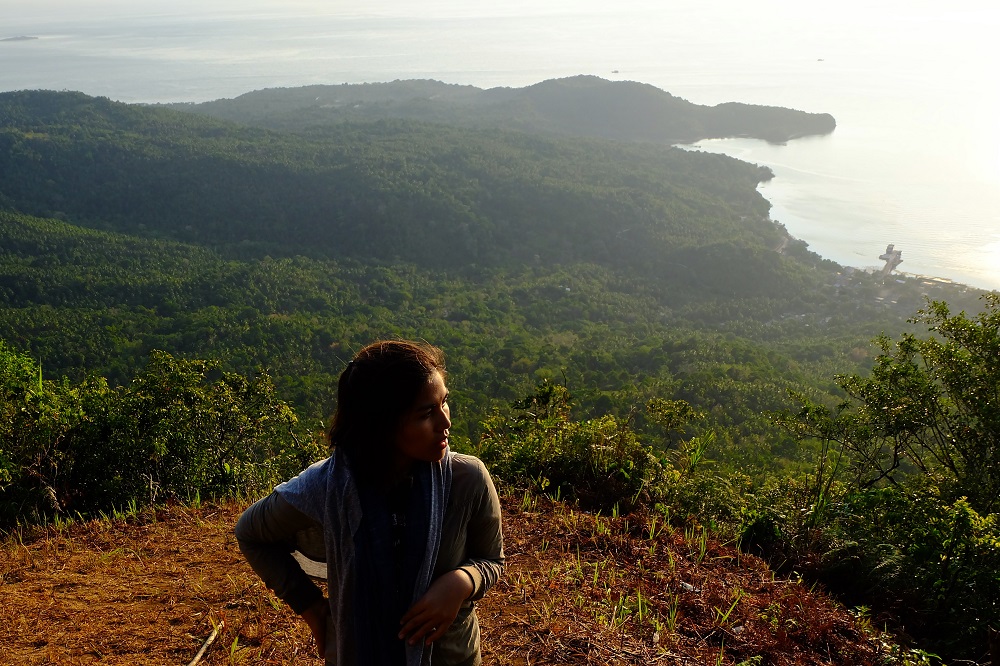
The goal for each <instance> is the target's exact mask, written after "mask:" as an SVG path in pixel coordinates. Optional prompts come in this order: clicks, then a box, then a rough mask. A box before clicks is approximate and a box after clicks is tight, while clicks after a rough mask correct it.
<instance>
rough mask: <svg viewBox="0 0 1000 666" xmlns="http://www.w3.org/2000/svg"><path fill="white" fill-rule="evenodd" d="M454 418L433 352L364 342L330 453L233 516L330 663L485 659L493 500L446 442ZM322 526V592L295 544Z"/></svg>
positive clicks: (248, 552) (253, 557)
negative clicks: (478, 607) (295, 553)
mask: <svg viewBox="0 0 1000 666" xmlns="http://www.w3.org/2000/svg"><path fill="white" fill-rule="evenodd" d="M450 427H451V412H450V410H449V407H448V390H447V388H446V386H445V367H444V354H443V353H442V352H441V350H440V349H437V348H435V347H432V346H430V345H427V344H422V343H415V342H406V341H396V340H391V341H382V342H376V343H374V344H371V345H369V346H367V347H365V348H364V349H362V350H361V351H360V352H358V353H357V355H356V356H355V357H354V360H353V361H351V362H350V363H349V364H348V366H347V368H346V369H345V370H344V372H343V373H342V374H341V375H340V381H339V383H338V385H337V410H336V413H335V414H334V418H333V424H332V426H331V427H330V431H329V438H330V444H331V446H332V447H333V455H331V456H330V457H329V458H327V459H326V460H322V461H320V462H318V463H316V464H314V465H312V466H311V467H309V468H308V469H306V470H305V471H303V472H302V473H301V474H299V476H297V477H295V478H294V479H291V480H290V481H286V482H285V483H282V484H280V485H279V486H278V487H277V488H275V490H274V492H273V493H271V494H270V495H269V496H268V497H265V498H264V499H262V500H260V501H258V502H257V503H255V504H253V505H252V506H251V507H250V508H248V509H247V510H246V511H245V512H244V513H243V515H242V516H241V517H240V520H239V522H238V523H237V525H236V538H237V541H238V542H239V545H240V550H241V551H242V552H243V554H244V556H245V557H246V558H247V560H248V561H249V563H250V565H251V566H252V567H253V569H254V571H256V572H257V574H258V575H259V576H260V577H261V578H262V579H263V581H264V583H265V584H266V585H267V586H268V587H269V588H271V589H272V590H274V592H275V594H277V595H278V596H279V597H280V598H281V599H283V600H284V601H285V602H287V603H288V604H289V606H291V608H292V610H294V611H295V612H296V613H299V614H300V615H301V616H302V619H303V620H305V622H306V623H307V624H308V625H309V628H310V630H311V631H312V634H313V637H314V638H315V639H316V643H317V646H318V648H319V652H320V654H321V655H325V657H326V663H327V664H338V665H354V664H364V665H366V666H367V665H368V664H376V665H379V666H383V665H385V666H389V665H392V666H401V665H403V664H406V666H420V665H421V664H432V665H433V666H440V665H449V666H450V665H460V666H476V665H478V664H479V663H480V662H481V658H480V652H479V624H478V621H477V619H476V612H475V608H474V605H473V602H474V601H476V600H478V599H480V598H481V597H482V596H483V594H485V593H486V591H487V590H488V589H489V588H490V587H491V586H492V585H493V584H494V583H495V582H496V581H497V579H498V578H499V576H500V574H501V573H502V570H503V564H504V555H503V537H502V534H501V529H500V503H499V499H498V498H497V493H496V489H495V488H494V486H493V481H492V480H491V479H490V475H489V473H488V472H487V471H486V468H485V467H484V466H483V464H482V462H480V461H479V460H478V459H477V458H474V457H472V456H465V455H461V454H456V453H451V451H450V450H449V449H448V430H449V428H450ZM317 528H321V530H322V537H321V539H320V540H319V541H320V543H321V544H322V547H321V548H320V550H324V551H325V558H323V559H325V561H326V562H327V581H328V583H329V599H324V598H323V596H322V592H321V591H320V590H319V588H318V587H316V585H315V584H313V583H312V581H311V580H309V578H308V576H306V574H305V573H303V571H302V569H301V568H300V567H299V565H298V564H297V563H296V561H295V560H294V558H293V557H292V555H291V551H292V550H293V549H294V548H296V544H300V545H301V544H302V543H303V537H304V535H307V534H308V533H309V532H310V530H313V531H315V530H316V529H317Z"/></svg>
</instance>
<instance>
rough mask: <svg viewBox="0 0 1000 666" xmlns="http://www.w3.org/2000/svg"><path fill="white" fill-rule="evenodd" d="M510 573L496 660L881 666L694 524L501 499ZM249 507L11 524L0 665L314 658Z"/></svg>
mask: <svg viewBox="0 0 1000 666" xmlns="http://www.w3.org/2000/svg"><path fill="white" fill-rule="evenodd" d="M504 508H505V511H506V515H505V530H504V531H505V538H506V548H507V555H508V570H507V575H506V577H505V579H504V580H502V581H501V582H500V583H499V584H498V585H497V587H496V588H494V589H493V590H492V591H491V592H490V593H489V594H488V595H487V597H486V599H485V600H484V601H483V602H482V603H481V604H480V606H479V614H480V623H481V624H482V627H483V644H484V655H483V656H484V660H485V662H486V663H487V664H517V665H525V666H527V665H529V664H532V665H533V664H602V665H603V664H608V665H614V664H729V665H733V664H741V663H743V664H757V663H759V664H767V665H773V666H786V665H792V664H844V665H851V666H855V665H859V664H881V663H889V662H888V658H887V657H886V656H885V654H884V651H883V649H882V648H881V647H880V644H881V643H880V642H879V641H875V640H873V639H872V638H870V632H868V631H865V630H864V627H863V625H859V623H858V622H857V621H856V620H855V619H854V618H853V617H852V616H851V615H850V614H848V613H847V612H846V611H845V610H844V609H842V608H840V607H839V606H838V605H837V604H836V603H834V602H833V601H831V600H829V599H828V598H826V597H824V596H822V595H821V594H818V593H813V592H810V591H809V590H808V589H807V588H806V587H805V586H803V585H801V584H799V583H797V582H793V581H787V580H780V579H778V580H775V579H774V578H773V576H772V574H771V572H770V571H769V570H768V569H767V568H766V567H765V566H764V565H763V563H762V562H760V561H759V560H758V559H756V558H754V557H750V556H745V555H742V554H740V553H739V552H738V551H736V550H734V549H732V548H729V547H724V546H722V545H719V544H717V543H715V542H714V541H712V540H711V539H710V538H705V537H704V536H703V532H702V531H701V530H699V529H697V528H688V529H687V530H683V529H677V528H671V527H669V526H664V525H663V523H662V521H659V520H654V519H652V518H649V517H644V516H638V515H632V516H628V517H618V518H605V517H595V516H592V515H588V514H586V513H583V512H580V511H578V510H574V509H572V508H571V507H569V506H567V505H565V504H559V503H554V502H550V501H548V500H545V499H534V498H531V497H525V498H522V497H521V496H520V495H511V496H508V497H506V498H505V499H504ZM240 509H241V507H239V506H236V505H235V504H224V505H214V506H208V507H203V508H198V509H188V508H182V507H171V508H166V509H159V510H157V511H156V512H155V514H154V513H152V512H150V513H147V514H144V515H142V516H139V517H137V518H132V519H128V520H97V521H90V522H87V523H80V524H73V525H70V526H64V527H61V528H58V529H57V528H54V527H49V528H46V529H44V530H38V531H37V532H35V533H32V534H19V535H11V536H9V537H8V538H7V539H6V541H5V542H4V544H3V546H2V547H0V577H2V580H0V645H2V646H3V647H2V651H0V663H5V664H8V663H9V664H89V663H97V662H99V663H102V664H187V663H188V662H189V661H190V660H191V658H192V657H193V656H194V654H195V653H196V652H197V651H198V648H199V647H200V646H201V644H202V642H203V641H204V640H205V638H207V637H208V635H209V634H210V633H211V632H212V630H213V627H215V626H219V627H220V628H221V631H220V634H219V638H218V640H216V641H215V643H214V644H213V645H212V647H211V648H210V649H209V650H208V653H207V655H206V657H205V659H204V660H203V662H202V663H205V664H234V663H243V664H319V663H320V662H319V660H318V659H315V658H314V657H313V656H312V655H311V651H312V645H311V640H310V638H309V635H308V631H307V630H306V629H305V627H304V625H302V624H301V623H298V622H296V621H295V618H294V616H293V615H292V614H291V613H290V612H289V611H288V610H287V608H285V607H284V606H283V605H282V604H281V603H280V602H279V601H277V600H276V599H275V598H274V597H273V596H272V595H271V594H270V593H269V592H268V591H267V590H266V589H265V588H264V587H263V586H262V585H261V583H260V582H259V580H258V579H257V578H256V577H255V576H254V574H253V572H252V571H251V570H250V569H249V567H248V566H247V565H246V564H245V562H244V561H243V559H242V558H241V556H240V554H239V550H238V549H237V547H236V543H235V541H234V539H233V537H232V526H233V524H234V523H235V520H236V518H237V516H238V515H239V512H240Z"/></svg>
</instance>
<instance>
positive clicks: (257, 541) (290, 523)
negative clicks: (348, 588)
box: [236, 492, 323, 614]
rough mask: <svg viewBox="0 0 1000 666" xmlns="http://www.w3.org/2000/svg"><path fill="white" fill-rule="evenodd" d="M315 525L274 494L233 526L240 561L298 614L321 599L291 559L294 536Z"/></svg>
mask: <svg viewBox="0 0 1000 666" xmlns="http://www.w3.org/2000/svg"><path fill="white" fill-rule="evenodd" d="M316 525H317V523H316V521H315V520H313V519H312V518H310V517H309V516H307V515H306V514H304V513H302V512H301V511H299V510H298V509H296V508H295V507H293V506H292V505H291V504H289V503H288V502H287V501H285V499H284V498H282V497H281V495H279V494H278V493H276V492H272V493H271V494H270V495H268V496H267V497H265V498H263V499H261V500H258V501H257V502H255V503H253V504H252V505H250V507H248V508H247V510H246V511H244V512H243V515H242V516H240V519H239V521H237V523H236V541H237V543H238V544H239V546H240V552H242V553H243V557H245V558H246V560H247V562H248V563H249V564H250V566H251V567H252V568H253V570H254V571H255V572H256V573H257V575H258V576H260V578H261V580H262V581H264V584H265V585H267V587H268V588H270V589H271V590H273V591H274V593H275V594H276V595H277V596H278V598H279V599H281V600H283V601H284V602H285V603H287V604H288V605H289V606H291V608H292V610H293V611H295V612H296V613H299V614H301V613H302V611H304V610H306V609H307V608H309V606H311V605H312V604H313V603H315V602H316V601H317V600H319V599H321V598H322V597H323V593H322V592H321V591H320V589H319V588H318V587H317V586H316V584H315V583H313V582H312V581H311V580H310V579H309V577H308V576H307V575H306V574H305V572H304V571H302V568H301V567H300V566H299V564H298V562H296V561H295V558H293V557H292V551H293V550H294V549H295V537H296V534H298V533H299V532H300V531H302V530H306V529H308V528H311V527H315V526H316Z"/></svg>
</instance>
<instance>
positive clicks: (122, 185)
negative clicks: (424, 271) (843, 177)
mask: <svg viewBox="0 0 1000 666" xmlns="http://www.w3.org/2000/svg"><path fill="white" fill-rule="evenodd" d="M0 123H2V126H0V169H2V172H3V174H4V175H3V182H2V188H0V205H3V206H5V207H6V208H8V209H12V210H16V211H19V212H23V213H27V214H31V215H35V216H39V217H53V218H59V219H65V220H69V221H72V222H74V223H77V224H83V225H86V226H91V227H95V228H100V229H104V230H113V231H121V232H126V233H133V234H139V235H145V236H152V237H159V238H167V239H172V240H177V241H183V242H188V243H195V244H199V245H204V246H211V247H214V248H216V249H219V250H220V251H224V252H226V253H229V254H233V253H235V254H237V255H239V256H244V257H248V256H264V255H266V254H270V255H273V256H292V255H306V256H312V257H319V258H347V257H350V258H353V259H363V260H381V261H390V262H393V261H410V262H414V263H416V264H417V265H421V266H425V267H430V268H435V269H442V268H449V269H468V268H470V267H475V266H480V267H508V268H510V267H521V266H524V265H553V264H570V263H574V262H590V263H596V264H602V265H607V266H610V267H613V268H614V269H615V270H616V271H624V272H626V273H629V274H632V275H642V276H643V277H646V278H649V279H654V280H656V281H657V282H659V281H661V280H666V281H668V282H670V283H677V284H679V285H686V288H690V289H693V290H695V291H704V290H707V291H709V292H719V291H721V292H723V293H726V294H729V295H733V294H744V295H752V294H757V295H759V294H762V293H765V292H774V293H783V294H785V295H790V294H791V293H792V291H794V289H797V287H793V285H795V284H797V283H799V282H800V279H798V278H794V277H793V276H796V275H799V274H800V273H801V272H802V266H800V265H798V264H797V263H796V262H795V261H794V260H791V259H789V258H787V257H783V256H781V255H779V254H778V253H776V252H774V251H773V250H774V248H777V247H778V246H780V245H781V244H782V241H783V238H784V237H785V236H784V233H783V231H782V230H781V229H780V228H779V227H777V226H775V225H774V224H773V223H772V222H771V221H770V220H769V219H768V215H767V211H768V204H767V202H766V201H764V200H763V199H762V198H761V197H760V196H759V195H758V194H757V192H756V191H755V189H754V188H755V186H756V185H757V183H758V182H759V181H760V180H761V179H764V178H767V177H769V176H770V173H769V172H768V171H767V170H766V169H761V168H757V167H754V166H751V165H748V164H745V163H742V162H738V161H736V160H733V159H730V158H727V157H724V156H720V155H708V154H700V153H690V152H685V151H681V150H678V149H666V150H664V149H663V148H660V147H654V146H648V145H631V144H617V143H612V142H600V141H597V140H583V139H573V140H570V139H557V138H545V137H540V136H532V135H527V134H523V133H514V132H504V131H499V130H490V131H485V130H472V129H461V128H453V127H452V128H449V127H443V126H439V125H429V124H416V123H413V122H406V121H379V122H375V123H371V122H369V123H345V124H341V125H337V126H331V127H329V128H327V129H325V130H323V131H321V132H314V133H312V134H311V135H310V136H309V137H303V136H298V135H293V134H288V133H276V132H273V131H265V130H260V129H251V128H245V127H240V126H237V125H232V124H228V123H225V122H222V121H218V120H213V119H209V118H203V117H199V116H195V115H192V114H182V113H179V112H176V111H172V110H167V109H157V108H150V107H141V106H128V105H124V104H119V103H114V102H110V101H108V100H106V99H94V98H90V97H87V96H84V95H81V94H78V93H51V92H23V93H7V94H4V95H0ZM803 256H805V255H803ZM809 262H810V263H809V265H811V264H812V263H814V262H815V258H811V259H809ZM790 289H792V291H789V290H790Z"/></svg>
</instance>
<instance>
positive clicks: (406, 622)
mask: <svg viewBox="0 0 1000 666" xmlns="http://www.w3.org/2000/svg"><path fill="white" fill-rule="evenodd" d="M472 591H473V586H472V579H471V578H470V577H469V575H468V574H467V573H465V572H464V571H462V570H461V569H454V570H452V571H449V572H448V573H446V574H443V575H442V576H441V577H439V578H438V579H437V580H436V581H434V582H433V583H431V586H430V588H428V590H427V592H425V593H424V596H422V597H420V598H419V599H417V602H416V603H415V604H413V606H411V607H410V610H408V611H406V614H405V615H403V619H402V620H400V624H402V625H403V628H402V629H401V630H400V632H399V638H400V639H402V640H405V641H407V642H409V644H410V645H416V644H417V641H420V640H425V641H426V644H427V645H430V644H431V643H433V642H434V641H436V640H437V639H439V638H441V636H443V635H444V632H445V631H447V630H448V627H450V626H451V623H452V622H454V621H455V617H456V616H457V615H458V609H459V608H461V606H462V602H463V601H465V600H466V599H468V598H469V596H470V595H471V594H472Z"/></svg>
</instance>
